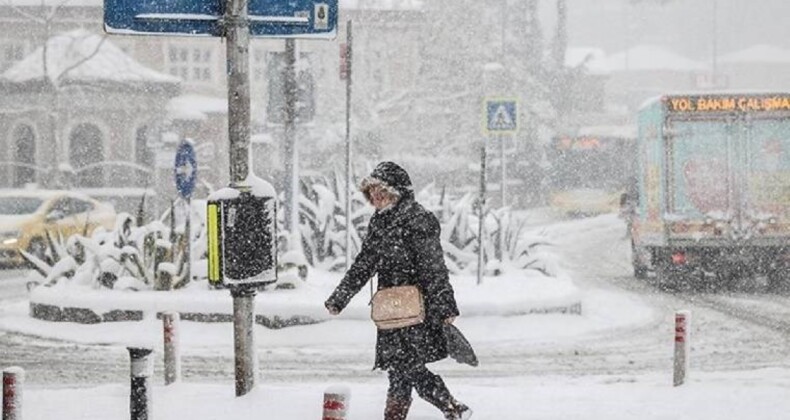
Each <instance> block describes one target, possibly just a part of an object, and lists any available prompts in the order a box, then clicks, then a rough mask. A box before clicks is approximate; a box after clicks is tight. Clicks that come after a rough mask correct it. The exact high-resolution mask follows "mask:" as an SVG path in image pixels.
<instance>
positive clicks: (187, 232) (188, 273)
mask: <svg viewBox="0 0 790 420" xmlns="http://www.w3.org/2000/svg"><path fill="white" fill-rule="evenodd" d="M186 203H187V219H186V222H185V226H184V236H186V238H187V243H186V246H185V247H184V253H185V254H186V256H185V257H184V263H185V264H186V266H185V267H184V270H185V272H184V276H185V279H186V281H185V283H189V282H190V281H192V196H191V195H190V196H189V197H187V199H186Z"/></svg>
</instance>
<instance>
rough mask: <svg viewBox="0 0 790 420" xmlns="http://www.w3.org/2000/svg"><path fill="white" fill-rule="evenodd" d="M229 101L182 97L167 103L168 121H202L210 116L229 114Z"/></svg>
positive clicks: (204, 97) (197, 96)
mask: <svg viewBox="0 0 790 420" xmlns="http://www.w3.org/2000/svg"><path fill="white" fill-rule="evenodd" d="M227 113H228V99H227V98H217V97H214V96H205V95H182V96H178V97H175V98H173V99H171V100H170V102H168V103H167V119H169V120H171V121H172V120H187V121H202V120H205V119H206V118H208V114H227Z"/></svg>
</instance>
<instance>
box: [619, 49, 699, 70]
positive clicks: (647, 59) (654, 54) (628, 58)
mask: <svg viewBox="0 0 790 420" xmlns="http://www.w3.org/2000/svg"><path fill="white" fill-rule="evenodd" d="M605 68H606V69H608V70H609V71H613V72H614V71H638V70H674V71H700V70H706V69H707V68H708V67H707V65H706V64H704V63H702V62H699V61H695V60H692V59H690V58H687V57H684V56H682V55H680V54H677V53H675V52H673V51H671V50H669V49H667V48H664V47H661V46H658V45H637V46H635V47H632V48H629V49H627V50H625V51H620V52H618V53H615V54H612V55H610V56H608V57H607V58H606V60H605Z"/></svg>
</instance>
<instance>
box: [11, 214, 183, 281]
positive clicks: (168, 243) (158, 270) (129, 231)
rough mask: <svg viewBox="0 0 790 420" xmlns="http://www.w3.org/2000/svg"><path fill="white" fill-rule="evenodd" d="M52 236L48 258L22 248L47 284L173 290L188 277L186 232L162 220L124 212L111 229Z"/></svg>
mask: <svg viewBox="0 0 790 420" xmlns="http://www.w3.org/2000/svg"><path fill="white" fill-rule="evenodd" d="M47 236H48V238H50V240H49V241H48V242H49V246H48V250H47V252H46V254H45V256H44V258H43V259H41V258H38V257H36V256H34V255H31V254H28V253H23V255H24V256H25V258H26V259H27V260H28V261H29V262H30V263H31V264H33V265H34V267H35V268H36V270H37V271H38V272H39V273H41V274H42V275H43V276H44V281H43V284H44V285H46V286H51V285H54V284H58V283H60V282H71V283H76V284H82V285H87V286H91V287H95V288H102V287H104V288H110V289H128V290H150V289H155V290H168V289H177V288H180V287H183V286H184V285H186V284H187V283H188V282H189V279H188V278H186V275H185V270H184V267H185V255H186V254H185V252H184V250H185V243H186V238H185V237H184V234H183V231H181V232H178V231H177V230H176V229H173V228H172V227H168V226H166V225H165V224H164V223H163V222H162V221H154V222H152V223H149V224H147V225H144V226H135V224H134V220H133V218H132V216H130V215H129V214H126V213H121V214H119V215H118V217H117V219H116V223H115V226H114V228H113V229H112V230H110V231H108V230H106V229H104V228H101V227H99V228H97V229H95V230H94V231H93V232H92V234H91V235H90V236H89V237H87V236H83V235H72V236H70V237H68V238H65V239H64V238H63V237H62V236H59V235H58V236H56V237H55V238H56V239H53V235H52V234H49V233H48V234H47ZM168 267H171V268H169V269H168Z"/></svg>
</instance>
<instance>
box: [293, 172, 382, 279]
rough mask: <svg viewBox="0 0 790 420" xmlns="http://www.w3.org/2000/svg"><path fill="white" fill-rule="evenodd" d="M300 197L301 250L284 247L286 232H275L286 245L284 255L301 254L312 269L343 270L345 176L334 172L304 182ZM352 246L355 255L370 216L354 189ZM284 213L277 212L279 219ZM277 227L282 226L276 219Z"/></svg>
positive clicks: (344, 247)
mask: <svg viewBox="0 0 790 420" xmlns="http://www.w3.org/2000/svg"><path fill="white" fill-rule="evenodd" d="M300 193H301V194H300V195H299V233H300V236H301V250H300V249H298V248H296V247H294V246H292V245H291V244H287V241H288V239H287V238H288V236H289V232H287V231H285V230H284V229H278V230H279V232H281V235H280V236H281V237H283V238H285V239H284V242H285V245H283V246H281V247H280V251H281V255H282V254H283V253H285V252H290V253H293V252H300V251H301V252H303V256H304V260H305V261H307V263H308V264H309V265H310V266H312V267H317V268H321V269H323V270H341V269H343V268H344V267H345V252H346V239H345V237H346V225H347V223H346V214H345V213H346V201H345V198H346V194H345V177H344V175H342V174H340V173H338V172H337V171H335V172H334V173H333V174H332V176H314V177H310V178H309V179H303V180H302V182H301V189H300ZM351 212H352V213H351V223H350V229H351V230H350V234H351V246H352V255H355V254H356V252H357V251H358V250H359V248H360V246H361V244H362V238H363V237H364V232H365V229H366V227H367V221H368V219H369V218H370V215H371V214H372V213H373V210H372V208H371V207H370V206H369V205H368V204H367V202H366V201H365V198H364V197H363V196H362V193H360V192H359V191H357V190H356V188H354V190H353V192H352V194H351ZM282 213H283V212H280V216H282ZM279 222H280V226H281V227H283V226H284V223H283V221H282V217H280V218H279Z"/></svg>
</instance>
